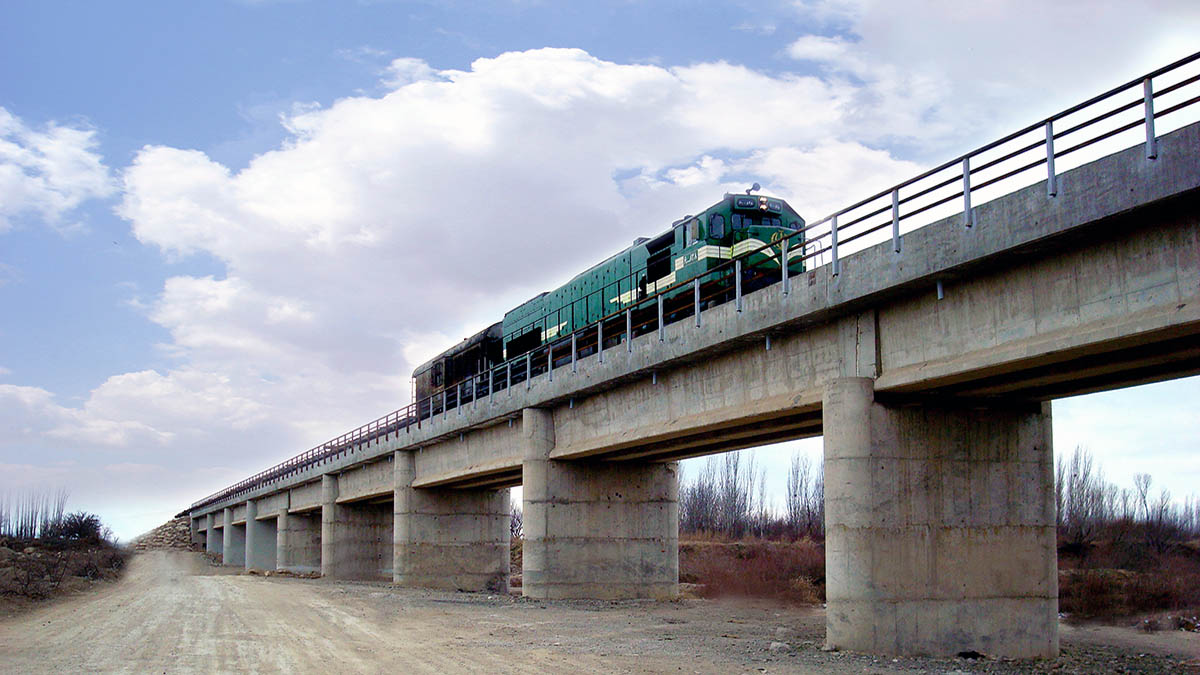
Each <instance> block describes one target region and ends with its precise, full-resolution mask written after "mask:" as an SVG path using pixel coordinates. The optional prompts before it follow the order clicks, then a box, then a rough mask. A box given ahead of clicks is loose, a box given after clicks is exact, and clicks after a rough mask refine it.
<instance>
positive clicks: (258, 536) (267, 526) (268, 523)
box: [246, 499, 277, 570]
mask: <svg viewBox="0 0 1200 675" xmlns="http://www.w3.org/2000/svg"><path fill="white" fill-rule="evenodd" d="M276 537H277V535H276V523H275V521H274V520H259V519H258V503H257V502H255V501H254V500H253V499H251V500H249V501H247V502H246V569H247V570H252V569H254V570H273V569H275V565H276V561H275V554H276V552H275V546H276V541H275V540H276Z"/></svg>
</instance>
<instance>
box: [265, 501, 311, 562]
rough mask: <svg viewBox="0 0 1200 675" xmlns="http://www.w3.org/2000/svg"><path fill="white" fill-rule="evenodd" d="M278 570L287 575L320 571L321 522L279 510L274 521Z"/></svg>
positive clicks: (302, 514) (305, 515) (299, 514)
mask: <svg viewBox="0 0 1200 675" xmlns="http://www.w3.org/2000/svg"><path fill="white" fill-rule="evenodd" d="M275 551H276V561H275V565H276V569H280V570H286V571H288V572H303V573H308V572H320V571H321V520H320V518H318V517H316V516H313V515H311V514H304V513H288V510H287V508H286V507H284V508H281V509H279V517H278V518H277V519H276V521H275Z"/></svg>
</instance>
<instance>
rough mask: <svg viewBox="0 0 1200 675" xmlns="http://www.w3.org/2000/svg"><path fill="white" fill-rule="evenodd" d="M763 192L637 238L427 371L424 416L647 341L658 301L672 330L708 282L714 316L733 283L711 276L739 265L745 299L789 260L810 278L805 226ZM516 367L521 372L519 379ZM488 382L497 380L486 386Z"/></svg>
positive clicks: (725, 201) (419, 395)
mask: <svg viewBox="0 0 1200 675" xmlns="http://www.w3.org/2000/svg"><path fill="white" fill-rule="evenodd" d="M757 189H758V185H757V184H755V186H754V187H753V188H751V189H749V190H746V192H745V194H741V193H732V194H730V193H727V194H725V195H724V197H723V198H722V199H721V201H719V202H717V203H716V204H713V205H712V206H710V207H708V208H707V209H704V210H703V211H701V212H700V213H698V214H695V215H688V216H685V217H683V218H681V219H679V220H676V221H675V222H674V223H672V224H671V227H670V228H669V229H667V230H666V231H665V232H663V233H661V234H659V235H658V236H656V237H652V238H645V237H640V238H638V239H637V240H635V241H634V242H633V245H632V246H630V247H629V248H627V249H625V250H623V251H621V252H619V253H617V254H615V255H613V256H611V257H609V258H608V259H607V260H604V261H602V262H599V263H597V264H596V265H593V266H592V267H590V268H588V269H587V270H584V271H583V272H581V273H580V274H578V275H576V276H575V277H574V278H573V279H571V280H570V281H568V282H567V283H565V284H563V285H562V286H560V287H558V288H556V289H554V290H551V291H546V292H543V293H540V294H538V295H537V296H535V297H533V298H531V299H529V300H528V301H526V302H524V303H522V304H520V305H518V306H517V307H514V308H513V309H511V310H509V311H508V312H506V313H505V314H504V318H503V319H502V320H501V321H498V322H496V323H495V324H492V325H491V326H488V327H487V328H485V329H483V330H481V331H479V332H478V333H476V334H474V335H472V336H470V337H467V338H464V339H463V341H462V342H460V343H459V344H457V345H455V346H453V347H451V348H450V349H447V350H446V351H444V352H442V353H441V354H438V355H437V356H435V357H434V358H432V359H430V360H429V361H426V362H425V363H423V364H421V365H420V366H418V367H417V368H416V369H415V370H414V371H413V375H412V377H413V400H414V402H416V403H417V406H418V410H417V413H418V415H419V416H420V417H421V418H424V417H427V416H429V415H431V414H436V413H438V412H444V411H445V410H446V409H447V407H453V406H455V405H457V404H458V403H459V402H460V401H464V402H465V401H469V400H472V399H474V398H475V397H476V396H483V395H486V394H487V393H490V390H491V389H497V390H498V389H500V388H502V387H507V386H510V385H512V384H515V383H517V382H520V381H523V380H524V379H526V378H529V377H531V376H532V375H535V374H539V373H541V372H545V370H546V369H549V368H553V367H555V366H556V365H558V364H559V362H561V361H562V360H564V359H570V358H582V357H583V356H587V355H589V354H592V353H595V351H597V350H598V349H601V348H608V347H610V346H611V345H613V344H616V343H619V342H620V341H621V340H625V339H629V338H630V337H632V336H636V335H637V334H639V332H645V330H644V329H645V327H646V326H647V325H652V324H653V325H657V322H658V321H659V314H658V312H659V310H660V307H659V306H658V305H657V304H656V303H649V302H646V300H647V298H650V297H651V296H654V295H655V294H659V295H661V296H662V297H663V307H665V314H664V316H663V321H665V322H668V323H669V322H671V321H672V320H677V319H678V318H679V317H680V316H683V315H687V314H689V313H690V312H692V311H695V310H694V305H695V303H694V298H693V293H694V287H693V284H691V283H683V282H688V281H690V280H699V281H700V285H699V287H700V288H701V290H702V297H703V303H704V306H706V307H707V306H712V305H715V304H719V303H721V302H725V301H728V300H729V299H730V297H731V295H732V292H733V290H732V286H733V283H734V282H733V281H732V280H731V278H732V277H731V275H730V274H728V273H724V272H721V271H714V272H712V273H711V274H709V272H710V271H712V270H715V269H716V268H722V267H725V268H727V267H728V265H725V263H727V262H728V261H729V260H731V259H736V258H742V259H743V260H744V264H743V267H742V269H743V275H744V276H745V278H744V279H743V291H744V292H749V291H751V290H754V288H756V287H757V286H761V285H765V284H766V283H770V282H771V281H772V280H777V279H778V278H779V277H780V275H781V273H782V268H781V266H782V265H783V260H785V259H786V260H787V261H788V262H787V265H788V274H789V275H796V274H799V273H801V272H803V271H804V269H805V267H804V263H805V260H804V256H803V255H802V254H801V255H795V256H794V257H790V256H791V255H792V252H793V251H796V250H799V251H803V249H804V243H805V242H804V226H805V222H804V219H803V218H802V217H800V215H799V214H798V213H796V211H795V210H794V209H793V208H792V207H791V206H790V205H789V204H788V203H787V202H786V201H784V200H783V199H779V198H775V197H768V196H765V195H759V194H753V191H754V190H757ZM783 246H787V247H788V255H787V256H784V255H781V253H782V251H781V248H782V247H783ZM772 267H773V269H774V273H773V274H772V273H771V272H770V270H771V269H772ZM589 326H595V327H597V329H596V330H595V331H593V332H591V333H589V334H588V335H585V336H583V340H582V341H579V340H576V341H574V342H573V344H572V347H571V353H570V354H569V355H568V354H567V353H566V343H568V342H572V341H571V340H570V336H571V335H572V334H574V333H576V332H577V331H580V330H581V329H585V328H587V327H589ZM577 337H578V336H577ZM580 342H582V344H580ZM535 354H536V355H537V359H536V361H535V359H534V358H533V356H534V355H535ZM521 357H525V358H521ZM515 359H519V360H520V361H519V364H520V365H519V367H518V368H517V369H516V372H515V374H514V371H513V368H512V365H511V364H512V363H513V362H514V360H515ZM505 364H508V365H505ZM501 366H504V367H503V368H500V367H501ZM483 374H488V375H489V376H488V377H487V378H486V379H485V378H480V377H479V376H480V375H483ZM497 377H499V379H500V382H499V383H497V381H496V378H497Z"/></svg>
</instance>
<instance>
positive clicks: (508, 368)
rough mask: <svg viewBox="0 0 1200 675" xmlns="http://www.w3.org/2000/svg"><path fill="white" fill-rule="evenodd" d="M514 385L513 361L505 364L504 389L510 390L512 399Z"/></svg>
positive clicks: (509, 394) (509, 393) (509, 395)
mask: <svg viewBox="0 0 1200 675" xmlns="http://www.w3.org/2000/svg"><path fill="white" fill-rule="evenodd" d="M512 385H513V381H512V361H508V362H507V363H505V364H504V388H505V389H507V390H508V397H509V398H512V390H513V386H512Z"/></svg>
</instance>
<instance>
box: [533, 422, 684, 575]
mask: <svg viewBox="0 0 1200 675" xmlns="http://www.w3.org/2000/svg"><path fill="white" fill-rule="evenodd" d="M521 425H522V436H523V442H524V443H525V444H526V445H525V455H524V461H523V463H522V469H521V470H522V479H521V480H522V486H523V491H522V494H523V501H524V504H523V512H524V528H525V544H524V551H523V560H524V571H523V573H522V589H523V590H522V592H523V594H524V595H525V596H526V597H530V598H548V599H561V598H592V599H614V598H673V597H676V596H677V595H678V594H679V480H678V464H676V463H642V462H620V463H617V462H560V461H554V460H551V459H550V451H551V450H553V448H554V419H553V414H552V413H551V412H550V411H548V410H544V409H536V408H527V409H525V411H524V412H523V416H522V421H521Z"/></svg>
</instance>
